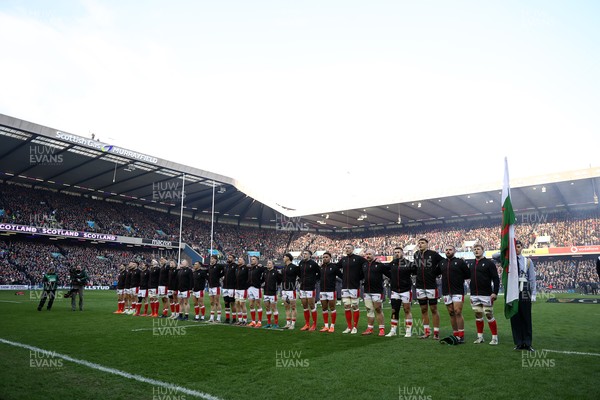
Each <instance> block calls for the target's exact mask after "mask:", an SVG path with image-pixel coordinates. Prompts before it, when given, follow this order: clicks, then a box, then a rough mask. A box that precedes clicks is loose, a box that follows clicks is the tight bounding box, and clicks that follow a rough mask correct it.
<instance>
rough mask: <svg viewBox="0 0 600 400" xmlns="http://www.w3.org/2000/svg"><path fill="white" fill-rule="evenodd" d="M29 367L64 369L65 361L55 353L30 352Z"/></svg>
mask: <svg viewBox="0 0 600 400" xmlns="http://www.w3.org/2000/svg"><path fill="white" fill-rule="evenodd" d="M29 366H30V367H31V368H62V367H63V360H62V359H61V358H58V357H57V354H56V352H54V351H45V350H41V351H33V350H32V351H30V352H29Z"/></svg>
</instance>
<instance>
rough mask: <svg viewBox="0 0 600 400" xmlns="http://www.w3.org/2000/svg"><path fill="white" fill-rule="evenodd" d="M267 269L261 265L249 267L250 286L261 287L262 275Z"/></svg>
mask: <svg viewBox="0 0 600 400" xmlns="http://www.w3.org/2000/svg"><path fill="white" fill-rule="evenodd" d="M265 270H266V268H265V267H259V266H258V265H257V266H255V267H250V268H248V287H250V286H254V287H255V288H260V286H261V285H262V275H263V273H264V271H265Z"/></svg>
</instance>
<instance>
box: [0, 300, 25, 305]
mask: <svg viewBox="0 0 600 400" xmlns="http://www.w3.org/2000/svg"><path fill="white" fill-rule="evenodd" d="M0 303H13V304H21V303H22V301H10V300H0Z"/></svg>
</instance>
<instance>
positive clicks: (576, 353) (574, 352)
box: [542, 349, 600, 357]
mask: <svg viewBox="0 0 600 400" xmlns="http://www.w3.org/2000/svg"><path fill="white" fill-rule="evenodd" d="M542 351H548V352H550V353H560V354H575V355H578V356H595V357H600V354H599V353H583V352H581V351H562V350H548V349H543V350H542Z"/></svg>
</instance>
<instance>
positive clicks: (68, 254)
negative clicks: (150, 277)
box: [0, 239, 158, 286]
mask: <svg viewBox="0 0 600 400" xmlns="http://www.w3.org/2000/svg"><path fill="white" fill-rule="evenodd" d="M157 256H158V255H157V254H153V252H152V250H148V249H140V250H136V251H135V252H134V251H131V250H129V249H114V248H109V247H106V246H105V247H102V246H100V247H99V246H96V245H91V244H87V243H85V244H64V243H60V244H58V243H57V244H49V243H46V242H43V241H40V240H36V239H24V240H17V239H10V240H8V239H7V240H0V285H8V284H11V285H12V284H21V285H38V284H39V283H40V282H41V281H42V277H43V276H44V273H46V272H47V269H48V267H49V266H50V265H53V266H54V267H55V269H56V272H57V274H58V278H59V282H60V283H61V284H63V285H68V284H69V270H70V269H71V268H72V267H74V266H76V265H78V264H81V265H82V266H83V267H85V269H86V271H87V273H88V276H89V277H90V280H89V282H88V283H89V284H90V285H95V286H107V285H108V286H110V285H112V283H113V281H114V279H115V276H116V273H117V270H118V266H119V265H120V264H121V263H125V264H128V263H129V261H131V260H133V259H134V258H135V259H147V258H152V257H157Z"/></svg>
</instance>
